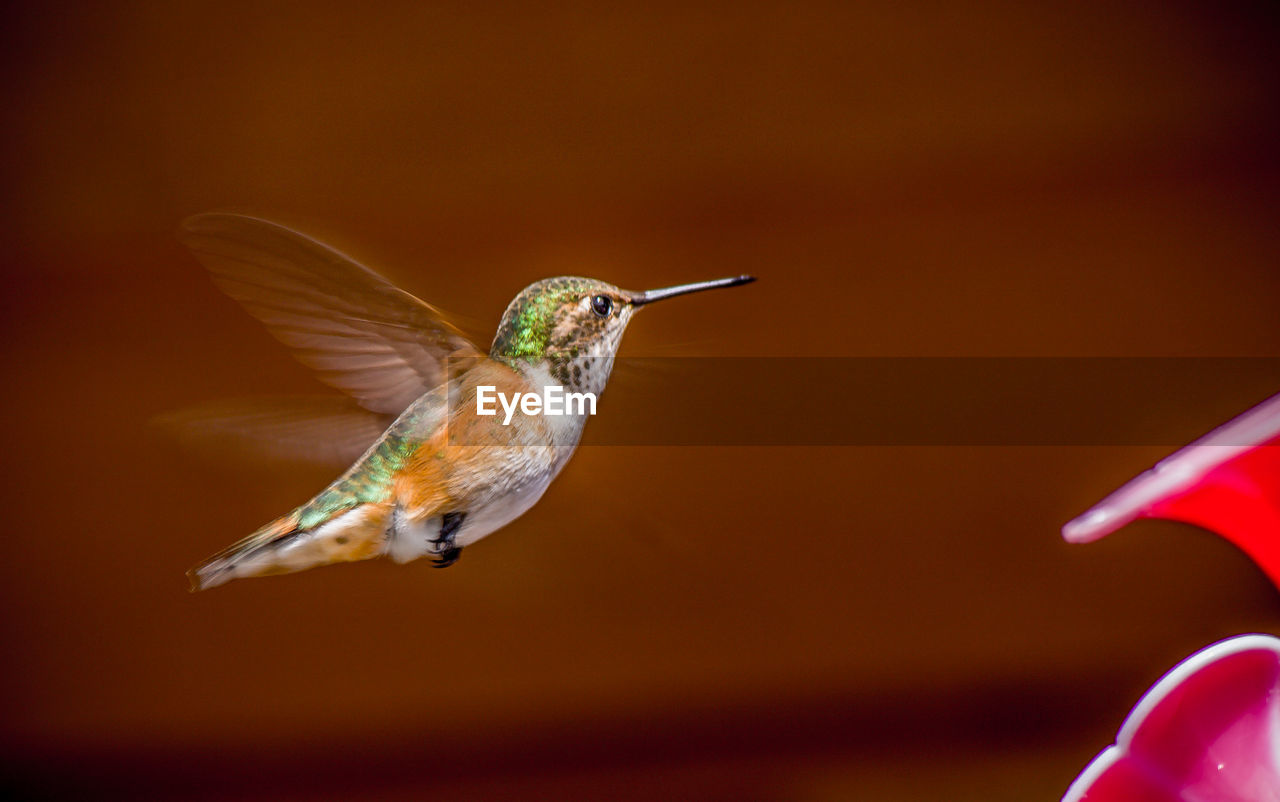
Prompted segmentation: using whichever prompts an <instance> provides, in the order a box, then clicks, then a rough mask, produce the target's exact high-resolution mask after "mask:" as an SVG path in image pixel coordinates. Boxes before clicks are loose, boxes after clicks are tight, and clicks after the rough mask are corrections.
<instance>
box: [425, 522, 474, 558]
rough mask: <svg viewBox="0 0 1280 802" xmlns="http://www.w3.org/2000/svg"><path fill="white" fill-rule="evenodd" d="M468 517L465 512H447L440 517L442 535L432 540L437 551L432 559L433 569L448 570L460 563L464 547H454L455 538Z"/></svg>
mask: <svg viewBox="0 0 1280 802" xmlns="http://www.w3.org/2000/svg"><path fill="white" fill-rule="evenodd" d="M466 517H467V514H466V513H465V512H446V513H445V514H444V515H442V516H440V534H439V535H438V536H437V537H435V538H432V540H431V545H432V546H434V547H435V551H436V556H435V557H432V558H431V563H432V567H433V568H448V567H449V566H451V565H453V564H454V563H456V562H457V561H458V557H459V556H460V555H461V554H462V547H460V546H456V545H454V536H455V535H456V534H457V533H458V530H459V529H460V528H462V519H464V518H466Z"/></svg>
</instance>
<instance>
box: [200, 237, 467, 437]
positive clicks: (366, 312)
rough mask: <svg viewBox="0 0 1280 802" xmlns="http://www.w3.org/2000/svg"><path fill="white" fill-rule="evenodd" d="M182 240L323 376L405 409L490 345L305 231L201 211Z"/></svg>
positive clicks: (374, 405)
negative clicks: (452, 366) (459, 361)
mask: <svg viewBox="0 0 1280 802" xmlns="http://www.w3.org/2000/svg"><path fill="white" fill-rule="evenodd" d="M179 239H180V240H181V241H182V243H183V244H184V245H186V246H187V247H188V248H189V249H190V250H191V252H192V253H194V254H195V256H196V258H197V259H198V260H199V261H200V262H201V264H203V265H204V266H205V268H207V269H208V270H209V272H210V274H211V275H212V276H213V280H214V282H215V283H216V284H217V285H218V287H219V288H220V289H222V291H223V292H225V293H226V294H227V295H229V296H231V297H232V298H234V299H235V300H237V301H239V302H240V304H241V305H243V306H244V308H245V309H246V311H248V312H249V313H250V314H251V315H253V316H254V317H256V318H258V320H260V321H261V322H262V323H263V324H265V325H266V326H267V328H268V329H269V330H270V331H271V333H272V334H273V335H274V336H275V337H276V339H278V340H280V341H281V342H282V343H284V344H285V345H287V346H289V347H290V348H291V349H293V352H294V355H295V356H296V357H297V359H298V360H299V361H300V362H302V363H303V364H304V365H307V366H308V367H310V368H312V369H314V370H315V371H316V372H317V374H318V375H319V377H320V379H321V380H322V381H324V382H326V383H327V384H329V385H331V386H333V387H336V388H338V389H339V390H342V391H343V392H345V393H347V394H348V395H350V396H351V397H353V398H355V399H356V401H358V402H359V403H360V405H361V406H363V407H365V408H366V409H368V410H370V411H373V412H378V413H384V414H389V415H396V414H399V413H400V412H402V411H403V410H404V409H405V407H407V406H408V405H409V404H410V403H412V402H413V401H414V399H416V398H417V397H418V396H420V395H422V394H423V393H425V392H427V391H429V390H431V389H432V388H433V387H436V386H437V385H439V384H440V383H442V382H443V381H444V380H445V378H446V373H447V371H448V365H447V360H448V358H449V357H451V356H454V357H476V356H479V355H480V351H479V350H478V349H477V348H476V347H475V345H473V344H472V343H471V342H470V341H469V340H467V338H466V337H465V336H464V335H463V334H462V332H460V331H459V330H458V329H457V328H456V327H454V326H453V325H452V324H450V323H449V322H448V321H446V320H445V319H444V317H443V316H442V315H441V313H440V312H439V311H438V310H437V309H435V308H433V307H432V306H430V305H428V304H426V303H424V302H422V301H420V300H418V299H417V298H415V297H414V296H412V295H410V294H409V293H407V292H405V291H404V290H401V289H399V288H397V287H395V286H394V285H392V284H391V283H390V282H388V281H387V280H386V279H384V278H382V277H381V276H379V275H378V274H377V273H374V272H373V271H372V270H370V269H368V268H367V267H364V266H363V265H361V264H359V263H357V262H356V261H355V260H353V259H351V258H350V257H348V256H346V255H345V254H342V253H340V252H338V251H336V250H334V249H333V248H330V247H329V246H327V245H325V244H323V243H321V242H318V241H316V240H314V239H312V238H310V237H308V236H306V235H305V234H300V233H298V232H297V231H294V230H292V229H289V228H286V227H285V226H282V225H279V224H277V223H272V222H270V221H267V220H262V219H260V218H256V217H250V216H247V215H240V214H230V213H213V214H201V215H196V216H195V217H192V218H189V219H188V220H186V221H185V222H184V223H183V225H182V229H181V232H180V234H179Z"/></svg>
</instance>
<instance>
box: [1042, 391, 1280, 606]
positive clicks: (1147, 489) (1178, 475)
mask: <svg viewBox="0 0 1280 802" xmlns="http://www.w3.org/2000/svg"><path fill="white" fill-rule="evenodd" d="M1137 518H1168V519H1171V520H1175V521H1183V522H1185V523H1189V524H1194V525H1196V526H1201V527H1204V528H1205V529H1208V530H1210V531H1213V532H1217V533H1218V534H1219V535H1221V536H1223V537H1225V538H1226V539H1227V540H1229V541H1231V542H1232V543H1234V544H1236V545H1237V546H1238V547H1240V548H1241V549H1243V550H1244V552H1245V553H1246V554H1248V555H1249V556H1250V557H1251V558H1252V559H1253V561H1254V562H1256V563H1257V564H1258V565H1260V566H1262V570H1264V571H1266V573H1267V576H1269V577H1270V578H1271V581H1272V582H1273V583H1274V584H1275V585H1276V587H1277V588H1280V395H1277V396H1272V397H1271V398H1269V399H1267V400H1266V401H1264V402H1262V403H1261V404H1259V405H1258V406H1256V407H1254V408H1253V409H1251V410H1249V411H1248V412H1246V413H1244V414H1243V415H1241V416H1240V417H1238V418H1235V419H1234V420H1232V421H1230V422H1229V423H1227V424H1225V425H1223V426H1220V427H1218V428H1217V429H1215V430H1213V431H1212V432H1210V433H1209V434H1207V435H1205V436H1204V437H1202V438H1200V439H1199V440H1197V441H1195V442H1194V443H1192V444H1191V445H1189V446H1187V447H1185V448H1183V449H1181V450H1179V451H1177V452H1175V453H1174V454H1172V455H1170V456H1168V457H1166V458H1165V459H1163V460H1161V461H1160V462H1159V464H1157V465H1156V466H1155V467H1154V468H1152V469H1151V470H1149V471H1147V472H1146V473H1143V474H1142V475H1140V476H1138V477H1137V478H1135V479H1133V480H1131V481H1130V482H1129V483H1128V484H1126V485H1125V486H1124V487H1121V488H1120V489H1119V490H1117V491H1116V492H1114V493H1112V494H1111V495H1110V496H1107V497H1106V498H1105V499H1103V501H1102V502H1101V503H1099V504H1097V505H1096V506H1094V507H1093V508H1092V509H1090V510H1089V511H1088V512H1086V513H1085V514H1084V515H1081V516H1080V517H1079V518H1076V519H1075V520H1073V521H1071V522H1070V523H1068V524H1067V525H1066V526H1064V527H1062V536H1063V537H1064V538H1065V539H1066V540H1068V541H1070V542H1072V543H1088V542H1090V541H1094V540H1097V539H1099V538H1101V537H1103V536H1104V535H1107V534H1109V533H1111V532H1114V531H1115V530H1117V529H1119V528H1120V527H1122V526H1124V525H1125V524H1127V523H1129V522H1130V521H1132V520H1135V519H1137Z"/></svg>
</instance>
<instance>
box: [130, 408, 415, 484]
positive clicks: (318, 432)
mask: <svg viewBox="0 0 1280 802" xmlns="http://www.w3.org/2000/svg"><path fill="white" fill-rule="evenodd" d="M391 420H392V418H391V416H390V415H379V414H375V413H373V412H370V411H368V410H366V409H362V408H361V407H359V406H357V405H356V403H355V402H354V401H352V400H351V399H349V398H344V397H342V396H314V397H311V396H303V397H281V398H245V399H228V400H222V401H213V402H210V403H208V404H203V405H201V406H198V407H193V408H191V409H184V410H180V411H178V412H170V413H167V414H164V415H161V416H159V417H158V418H156V419H155V421H154V423H155V425H156V426H157V427H158V428H159V429H160V430H161V431H162V432H164V433H166V434H167V435H169V436H170V437H172V438H173V439H174V440H176V441H177V442H178V443H179V444H180V445H182V446H184V447H186V448H189V449H192V450H194V451H198V452H200V453H202V454H205V455H212V456H216V457H227V456H229V457H232V458H235V459H241V460H244V459H251V460H254V461H287V462H307V463H314V464H318V465H323V466H326V467H331V468H336V469H342V468H346V467H348V466H349V465H351V464H352V463H353V462H355V461H356V460H357V459H359V458H360V456H361V455H362V454H364V452H365V451H366V450H368V448H369V446H371V445H373V442H374V441H375V440H377V439H378V438H379V437H380V436H381V435H382V433H383V432H384V431H386V428H387V427H388V426H389V425H390V424H391Z"/></svg>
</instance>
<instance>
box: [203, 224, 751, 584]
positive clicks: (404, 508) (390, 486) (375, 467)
mask: <svg viewBox="0 0 1280 802" xmlns="http://www.w3.org/2000/svg"><path fill="white" fill-rule="evenodd" d="M179 236H180V239H181V240H182V242H183V243H184V244H185V245H186V246H187V247H188V248H190V249H191V251H192V252H193V253H194V254H195V256H196V258H197V259H198V260H199V261H200V262H201V263H202V264H203V265H204V266H205V267H206V268H207V269H208V270H209V271H210V273H211V274H212V275H213V279H214V282H215V283H216V284H217V285H218V286H219V288H221V289H222V290H223V291H224V292H226V293H227V294H228V295H230V296H231V297H232V298H234V299H235V300H237V301H239V302H240V303H241V304H242V305H243V306H244V307H245V309H246V310H247V311H248V312H249V313H250V314H252V315H254V316H255V317H257V318H258V319H259V320H260V321H262V323H264V324H265V325H266V326H267V327H268V329H269V330H270V331H271V333H272V334H273V335H274V336H275V337H276V338H277V339H279V340H280V341H281V342H283V343H284V344H285V345H287V346H289V347H290V348H292V349H293V350H294V354H295V356H296V357H297V358H298V359H299V360H300V361H301V362H303V363H304V364H306V365H308V366H309V367H311V368H313V369H314V370H316V371H317V373H318V375H319V378H320V379H321V380H323V381H325V382H326V383H328V384H330V385H332V386H334V387H336V388H338V389H339V390H342V391H344V392H346V393H347V394H348V395H350V396H351V397H352V398H354V399H355V401H356V402H357V403H358V404H359V405H360V406H361V407H363V408H364V410H366V411H367V412H368V413H369V414H370V416H373V415H382V416H386V417H385V418H384V420H386V419H389V418H390V416H394V419H393V420H391V423H390V425H389V426H387V427H386V428H385V431H383V433H382V434H381V436H380V437H378V438H377V439H376V441H375V442H374V443H373V445H371V446H369V447H368V449H367V450H366V451H365V452H364V453H363V455H362V456H360V457H359V459H357V460H356V461H355V463H354V464H353V465H351V467H350V468H348V469H347V470H346V472H344V473H343V474H342V475H341V476H339V477H338V478H337V479H336V480H335V481H334V482H333V483H332V484H330V485H329V486H328V487H326V488H325V489H324V490H322V491H321V492H320V493H319V494H318V495H316V496H315V497H314V498H312V499H311V500H310V501H308V502H307V503H305V504H303V505H302V506H300V507H298V508H297V509H295V510H293V511H292V512H290V513H289V514H287V515H285V516H283V517H281V518H278V519H276V520H275V521H272V522H271V523H269V524H267V525H266V526H264V527H262V528H261V529H259V530H258V531H256V532H254V533H253V534H251V535H249V536H248V537H246V538H244V539H243V540H241V541H239V542H237V543H234V544H232V545H231V546H229V547H227V548H226V549H224V550H223V551H221V552H219V553H217V554H215V555H214V556H212V557H210V558H209V559H207V560H205V561H204V562H203V563H201V564H200V565H198V566H196V567H195V568H193V569H191V571H189V572H188V577H189V578H190V580H191V588H192V590H203V589H205V588H210V587H214V586H216V585H221V584H223V583H224V582H227V581H228V580H231V579H235V578H239V577H250V576H264V575H268V574H282V573H290V572H293V571H302V570H305V569H308V568H313V567H315V566H319V565H328V564H331V563H337V562H348V561H353V560H365V559H371V558H374V557H381V556H387V557H390V558H391V559H392V560H395V561H396V562H401V563H403V562H408V561H410V560H415V559H418V558H419V557H430V558H431V560H432V561H433V563H434V564H435V565H436V566H437V567H445V566H448V565H452V564H453V563H454V562H456V561H457V559H458V557H459V555H460V554H461V552H462V549H463V548H464V547H466V546H468V545H470V544H472V543H474V542H476V541H477V540H479V539H480V538H482V537H484V536H485V535H487V534H489V533H490V532H493V531H495V530H497V529H499V528H501V527H503V526H505V525H506V524H508V523H510V522H511V521H513V520H515V519H516V518H517V517H519V516H520V515H522V514H523V513H524V512H525V511H526V510H528V509H529V508H530V507H532V506H533V504H534V503H535V502H537V500H538V499H539V498H540V497H541V496H542V494H543V493H544V492H545V491H546V489H547V486H548V485H549V484H550V483H551V481H552V480H553V479H554V478H555V477H556V475H557V474H558V473H559V472H560V470H561V469H562V468H564V465H565V463H566V462H567V461H568V460H569V457H570V456H571V455H572V454H573V451H574V448H575V447H576V446H577V443H578V440H579V438H580V437H581V436H582V429H583V426H584V425H585V424H586V420H587V417H588V416H589V412H588V410H587V409H586V405H585V404H584V403H582V397H583V396H585V395H586V394H590V395H591V396H592V398H593V399H594V396H596V395H598V394H599V393H600V392H602V391H603V390H604V387H605V384H606V383H607V382H608V379H609V373H610V370H611V368H612V361H613V357H614V355H615V354H616V353H617V350H618V345H619V343H620V342H621V340H622V333H623V331H624V330H625V329H626V327H627V324H628V323H629V322H630V320H631V317H632V315H633V314H635V312H636V310H637V309H639V308H640V307H642V306H644V305H645V304H649V303H653V302H654V301H659V300H662V299H665V298H672V297H675V296H677V295H685V294H687V293H692V292H700V291H702V290H709V289H714V288H717V287H733V286H737V285H739V284H746V283H748V282H751V281H754V278H752V277H751V276H737V277H733V278H724V279H718V280H714V281H703V282H698V283H694V284H684V285H681V286H677V287H667V288H665V289H659V290H649V291H646V292H631V291H628V290H623V289H619V288H618V287H615V286H613V285H611V284H606V283H605V282H603V281H597V280H595V279H589V278H579V277H576V276H560V277H557V278H549V279H544V280H542V281H538V282H535V283H534V284H531V285H529V286H528V287H526V288H525V289H523V290H522V291H521V292H520V293H519V294H518V295H517V296H516V297H515V300H513V301H512V302H511V303H510V305H508V306H507V309H506V312H505V313H504V314H503V316H502V321H501V323H499V325H498V332H497V334H496V336H495V337H494V339H493V345H492V346H491V347H490V349H489V352H488V353H487V354H485V353H483V352H481V351H480V350H479V349H478V348H477V347H476V346H474V345H473V344H472V343H470V342H469V341H468V340H467V339H466V337H464V336H463V334H462V333H461V332H460V331H458V330H457V329H456V328H454V327H453V326H452V325H450V324H449V323H448V322H446V321H445V320H444V318H443V317H442V316H441V314H440V313H439V312H438V311H437V310H436V309H434V308H433V307H431V306H429V305H428V304H426V303H423V302H422V301H420V300H418V299H417V298H415V297H413V296H412V295H410V294H409V293H407V292H405V291H403V290H401V289H398V288H397V287H394V286H392V285H391V284H390V283H389V282H388V281H386V280H385V279H383V278H382V277H381V276H379V275H377V274H376V273H374V272H373V271H371V270H369V269H368V268H366V267H363V266H362V265H360V264H358V263H356V262H355V261H354V260H352V259H351V258H349V257H347V256H345V255H343V254H341V253H339V252H338V251H336V250H334V249H332V248H330V247H328V246H326V245H324V244H322V243H320V242H317V241H316V240H314V239H311V238H310V237H307V236H305V235H303V234H300V233H298V232H296V231H293V230H291V229H289V228H286V227H284V226H282V225H278V224H276V223H272V222H269V221H267V220H262V219H259V218H255V217H249V216H245V215H239V214H225V213H215V214H202V215H197V216H195V217H192V218H190V219H188V220H187V221H186V222H185V223H184V224H183V226H182V229H181V232H180V235H179ZM549 390H554V391H559V392H561V393H562V394H564V395H566V396H567V395H568V394H569V393H574V394H577V395H578V396H579V404H578V408H577V411H576V412H573V411H572V405H571V404H568V405H566V406H567V407H568V410H569V411H565V412H564V414H559V415H551V414H536V413H537V411H538V410H539V409H540V407H538V405H537V404H536V403H535V404H533V405H522V406H521V407H520V411H521V412H523V413H526V414H520V415H512V414H509V411H510V407H508V410H509V411H508V413H504V412H503V411H502V409H496V412H497V414H488V412H487V409H486V407H485V405H484V403H483V402H485V401H489V402H490V408H494V407H497V404H496V403H494V401H495V400H497V399H501V400H502V404H503V405H507V404H508V402H507V400H506V399H516V398H522V399H524V400H525V401H527V400H528V397H529V396H530V395H535V396H538V397H546V398H550V395H548V391H549ZM569 397H571V396H569ZM478 401H479V402H480V403H479V404H478ZM550 407H551V405H550V403H549V402H548V405H547V412H551V411H552V410H551V408H550ZM531 409H532V410H533V412H534V414H528V413H530V410H531ZM592 411H593V410H592ZM332 436H334V437H340V436H341V435H340V432H338V431H333V432H332Z"/></svg>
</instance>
